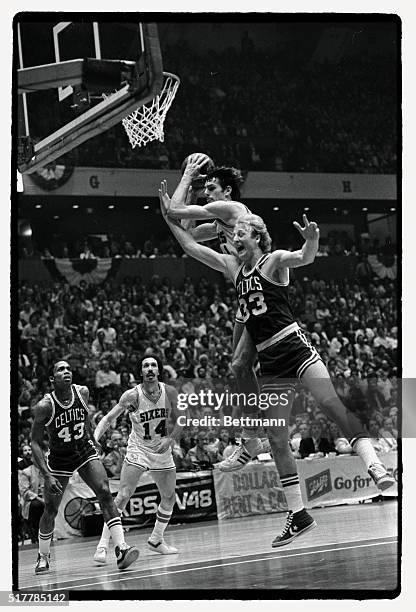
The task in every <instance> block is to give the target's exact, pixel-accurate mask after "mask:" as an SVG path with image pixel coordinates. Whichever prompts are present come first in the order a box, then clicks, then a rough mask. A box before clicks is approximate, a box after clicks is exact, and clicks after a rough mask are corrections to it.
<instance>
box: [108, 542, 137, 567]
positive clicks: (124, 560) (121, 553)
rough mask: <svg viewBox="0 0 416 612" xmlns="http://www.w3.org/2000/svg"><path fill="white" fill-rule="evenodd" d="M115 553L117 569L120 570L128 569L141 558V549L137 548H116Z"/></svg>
mask: <svg viewBox="0 0 416 612" xmlns="http://www.w3.org/2000/svg"><path fill="white" fill-rule="evenodd" d="M114 552H115V554H116V559H117V567H118V569H120V570H123V569H127V568H128V567H129V565H131V564H132V563H134V562H135V561H136V560H137V558H138V557H139V549H138V548H136V547H135V546H127V545H126V548H120V546H116V547H115V549H114Z"/></svg>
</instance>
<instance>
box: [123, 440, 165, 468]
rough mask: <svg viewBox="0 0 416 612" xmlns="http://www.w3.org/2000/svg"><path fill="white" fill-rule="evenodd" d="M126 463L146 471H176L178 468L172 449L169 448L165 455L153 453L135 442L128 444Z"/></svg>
mask: <svg viewBox="0 0 416 612" xmlns="http://www.w3.org/2000/svg"><path fill="white" fill-rule="evenodd" d="M124 461H125V462H126V463H128V465H134V466H135V467H137V468H140V469H142V470H146V471H147V470H153V471H156V472H157V471H159V470H172V469H173V470H174V469H175V467H176V466H175V462H174V460H173V455H172V449H171V448H168V450H166V451H165V452H164V453H152V452H151V451H150V450H148V449H147V448H143V446H138V445H137V444H135V443H134V442H129V443H128V446H127V453H126V456H125V459H124Z"/></svg>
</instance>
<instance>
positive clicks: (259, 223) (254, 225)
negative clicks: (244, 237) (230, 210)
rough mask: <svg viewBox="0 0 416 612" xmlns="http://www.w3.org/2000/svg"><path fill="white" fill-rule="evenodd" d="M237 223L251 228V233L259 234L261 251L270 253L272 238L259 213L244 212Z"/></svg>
mask: <svg viewBox="0 0 416 612" xmlns="http://www.w3.org/2000/svg"><path fill="white" fill-rule="evenodd" d="M237 223H243V224H244V225H248V226H249V227H250V228H251V233H252V235H255V234H257V235H258V236H260V241H259V248H260V250H261V251H262V253H270V251H271V250H272V239H271V238H270V234H269V232H268V231H267V227H266V224H265V222H264V221H263V219H262V218H261V217H259V215H253V214H252V213H244V214H243V215H240V216H239V217H238V219H237V221H236V224H237Z"/></svg>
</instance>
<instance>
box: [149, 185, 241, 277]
mask: <svg viewBox="0 0 416 612" xmlns="http://www.w3.org/2000/svg"><path fill="white" fill-rule="evenodd" d="M166 195H167V193H166V181H162V183H161V188H160V189H159V200H160V208H161V211H162V215H163V217H164V219H165V221H166V223H167V224H168V225H169V227H170V229H171V232H172V233H173V235H174V236H175V238H176V240H177V241H178V242H179V244H180V245H181V246H182V248H183V250H184V251H185V253H186V254H187V255H189V256H190V257H193V258H194V259H197V260H198V261H200V262H201V263H203V264H205V265H207V266H209V267H210V268H213V269H214V270H218V271H219V272H222V273H224V274H231V275H232V278H233V274H234V272H235V271H236V270H237V268H238V260H237V258H236V257H234V256H233V255H222V254H220V253H217V252H216V251H213V250H212V249H210V248H208V247H206V246H204V245H202V244H198V243H197V242H196V240H195V239H194V238H193V237H192V236H190V235H189V234H188V233H187V232H186V231H185V230H184V229H183V227H182V226H181V225H180V224H179V223H178V222H172V221H171V220H170V219H169V217H168V216H167V212H166V205H167V204H166Z"/></svg>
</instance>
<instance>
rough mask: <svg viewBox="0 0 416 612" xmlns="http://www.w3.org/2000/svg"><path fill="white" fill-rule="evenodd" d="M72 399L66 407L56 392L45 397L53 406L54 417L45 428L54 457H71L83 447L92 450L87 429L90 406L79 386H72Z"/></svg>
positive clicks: (52, 416)
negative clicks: (86, 402)
mask: <svg viewBox="0 0 416 612" xmlns="http://www.w3.org/2000/svg"><path fill="white" fill-rule="evenodd" d="M71 392H72V399H71V401H70V403H69V404H67V405H64V404H63V403H62V402H60V401H59V399H58V398H57V396H56V393H55V391H52V393H48V394H47V395H46V396H45V397H46V398H48V399H49V400H50V402H51V404H52V415H51V417H50V419H49V420H48V422H47V423H45V427H46V429H47V432H48V435H49V450H50V452H51V453H52V454H54V455H62V456H64V455H65V456H70V455H72V454H73V453H74V452H76V453H79V452H80V451H81V450H82V449H83V447H84V446H85V447H88V448H90V446H91V442H90V440H91V437H90V435H89V432H88V429H87V423H88V406H87V405H86V404H85V401H84V399H83V398H82V396H81V393H80V386H79V385H71Z"/></svg>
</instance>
